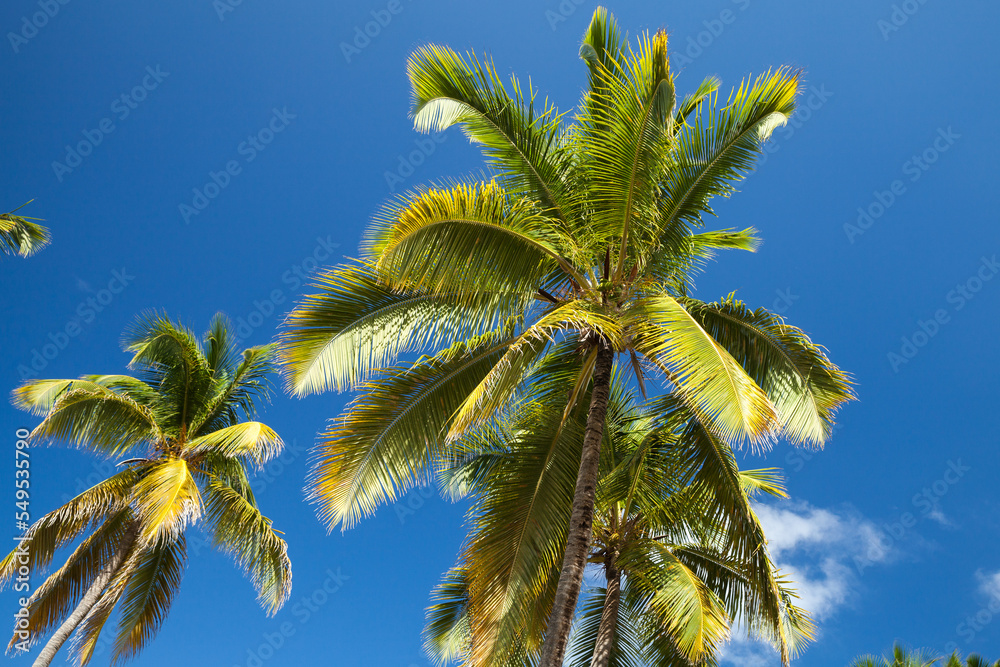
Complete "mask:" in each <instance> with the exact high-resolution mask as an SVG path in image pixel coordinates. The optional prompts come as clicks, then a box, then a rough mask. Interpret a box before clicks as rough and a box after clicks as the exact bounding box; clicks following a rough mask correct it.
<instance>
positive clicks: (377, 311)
mask: <svg viewBox="0 0 1000 667" xmlns="http://www.w3.org/2000/svg"><path fill="white" fill-rule="evenodd" d="M315 286H316V287H318V288H321V289H322V291H321V292H320V293H318V294H314V295H311V296H307V297H306V298H305V300H304V301H303V302H302V303H300V304H299V305H298V306H297V307H296V308H295V310H293V311H292V312H291V314H290V315H289V316H288V319H287V320H286V326H287V327H289V329H288V331H286V332H285V333H284V334H283V335H282V356H283V361H284V362H285V368H286V377H287V379H288V385H289V388H290V389H291V390H292V391H293V392H295V393H296V394H297V395H299V396H302V395H305V394H311V393H316V392H320V391H326V390H329V389H332V390H335V391H345V390H347V389H353V388H357V387H358V386H360V384H361V383H362V382H365V381H367V380H369V379H371V377H372V376H373V374H374V373H376V372H377V371H378V370H380V369H382V368H384V367H386V366H389V365H391V364H393V363H396V361H397V360H398V358H399V356H400V354H402V353H404V352H415V351H420V352H422V351H425V350H428V349H440V348H441V347H447V346H449V345H452V344H454V343H455V342H457V341H460V340H465V339H467V338H469V337H471V336H476V335H480V334H483V333H485V332H486V331H489V330H492V329H494V328H496V327H497V326H499V325H500V324H501V323H502V322H503V321H505V320H506V319H507V318H508V317H510V316H511V315H513V314H515V313H516V312H519V311H520V310H521V309H522V308H523V305H524V304H523V300H522V302H521V303H515V304H506V303H504V300H503V299H501V298H500V297H499V296H497V295H492V294H483V295H480V296H479V297H478V298H476V297H474V296H472V295H464V296H459V295H455V294H437V293H428V292H422V291H397V290H393V289H389V288H388V287H386V286H385V285H384V284H382V283H381V282H380V280H379V277H378V275H377V274H376V273H375V272H374V271H373V269H372V267H371V266H369V265H366V264H361V263H357V264H348V265H342V266H338V267H335V268H333V269H331V270H329V271H327V272H326V273H323V274H321V275H320V276H319V277H318V278H317V283H316V285H315Z"/></svg>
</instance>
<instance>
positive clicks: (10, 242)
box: [0, 199, 49, 257]
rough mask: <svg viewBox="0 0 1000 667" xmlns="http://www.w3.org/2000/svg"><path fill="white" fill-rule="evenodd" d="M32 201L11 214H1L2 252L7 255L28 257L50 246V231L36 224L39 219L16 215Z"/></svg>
mask: <svg viewBox="0 0 1000 667" xmlns="http://www.w3.org/2000/svg"><path fill="white" fill-rule="evenodd" d="M32 201H34V200H33V199H32V200H31V201H29V202H27V203H25V204H22V205H21V206H18V207H17V208H15V209H14V210H13V211H11V212H10V213H0V252H3V253H4V254H5V255H20V256H21V257H28V256H29V255H33V254H35V253H36V252H38V251H39V250H41V249H42V248H44V247H45V246H47V245H48V244H49V230H48V229H46V228H45V227H43V226H42V225H39V224H38V223H37V222H35V221H36V220H38V218H23V217H21V216H19V215H14V214H15V213H16V212H18V211H19V210H21V209H22V208H24V207H25V206H27V205H28V204H30V203H31V202H32Z"/></svg>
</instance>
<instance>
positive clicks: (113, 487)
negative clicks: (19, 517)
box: [0, 468, 139, 584]
mask: <svg viewBox="0 0 1000 667" xmlns="http://www.w3.org/2000/svg"><path fill="white" fill-rule="evenodd" d="M138 476H139V475H138V473H137V471H136V470H135V469H132V468H129V469H126V470H123V471H121V472H119V473H117V474H116V475H113V476H112V477H109V478H108V479H106V480H104V481H103V482H99V483H98V484H96V485H94V486H92V487H91V488H89V489H87V490H86V491H84V492H83V493H81V494H79V495H78V496H76V497H75V498H72V499H71V500H70V501H69V502H67V503H65V504H64V505H63V506H62V507H60V508H59V509H57V510H55V511H53V512H49V513H48V514H46V515H45V516H43V517H41V518H40V519H38V520H37V521H35V523H33V524H32V525H31V527H30V528H28V530H27V531H25V533H24V536H23V542H22V544H21V547H19V548H18V549H14V550H13V551H11V552H10V553H9V554H8V555H7V556H6V557H5V558H4V559H3V561H0V584H4V583H6V582H7V581H9V580H10V578H11V577H12V576H14V574H15V572H17V569H18V567H19V566H22V565H26V566H27V567H29V568H30V569H32V570H38V569H42V568H45V567H46V566H47V565H48V564H49V563H50V562H52V558H53V556H54V555H55V552H56V550H57V549H59V548H60V547H63V546H65V545H67V544H69V543H70V542H72V541H73V540H75V539H77V538H79V537H80V536H81V535H82V534H83V533H84V532H85V531H86V530H87V529H88V528H90V527H97V526H98V525H99V524H100V523H101V522H103V521H105V520H106V519H108V518H109V517H110V516H112V515H114V514H116V513H118V512H120V511H121V510H122V508H123V507H126V506H127V505H128V501H129V495H130V493H131V491H132V486H133V485H134V484H135V482H136V480H137V479H138ZM19 550H20V553H19ZM22 558H24V559H27V562H24V561H23V560H22Z"/></svg>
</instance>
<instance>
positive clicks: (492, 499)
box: [463, 404, 583, 665]
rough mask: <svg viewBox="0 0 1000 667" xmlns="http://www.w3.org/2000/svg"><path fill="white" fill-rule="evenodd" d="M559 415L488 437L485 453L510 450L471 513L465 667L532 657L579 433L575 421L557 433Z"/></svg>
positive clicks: (525, 420) (554, 409)
mask: <svg viewBox="0 0 1000 667" xmlns="http://www.w3.org/2000/svg"><path fill="white" fill-rule="evenodd" d="M563 408H564V406H562V405H558V404H555V405H552V406H549V407H541V406H540V407H536V408H531V409H529V412H528V413H527V414H526V415H524V416H522V417H521V418H520V419H518V421H517V423H518V424H519V427H518V429H517V432H516V433H509V434H507V435H503V431H502V429H501V430H496V431H492V432H494V433H496V434H497V436H498V437H497V438H496V439H495V440H494V442H493V446H492V448H491V449H493V450H494V451H500V450H501V449H505V448H507V447H511V448H512V449H511V450H510V451H508V453H507V454H506V455H505V456H502V457H501V458H500V459H499V460H498V461H497V465H496V467H495V468H494V470H493V471H492V474H491V479H490V481H489V484H490V492H489V493H488V494H486V495H483V496H482V497H481V499H480V501H479V502H477V503H476V505H475V506H474V507H473V509H472V510H471V517H470V519H471V520H472V521H473V525H474V529H473V531H472V533H471V534H470V536H469V539H468V543H467V544H468V546H467V547H466V549H465V551H464V554H463V565H464V567H465V568H467V571H468V572H469V610H470V618H471V623H470V628H471V650H472V654H471V656H470V658H469V659H470V661H471V662H472V663H473V664H483V665H495V664H501V663H502V662H503V661H504V660H505V657H508V658H509V657H510V651H511V650H516V651H521V650H527V652H528V653H529V654H532V653H534V652H535V651H537V650H538V648H539V647H540V645H541V640H542V632H543V630H544V627H545V623H546V619H547V617H548V613H549V609H550V608H551V604H552V600H553V598H554V595H555V585H556V582H557V579H558V575H559V564H560V563H561V560H562V550H563V544H564V541H565V539H566V537H565V536H566V530H567V524H568V521H569V515H570V508H571V504H572V498H573V490H574V487H575V483H576V476H577V471H578V468H579V465H580V446H581V445H580V443H581V441H582V431H583V426H582V424H581V420H580V419H579V417H578V418H577V419H574V420H572V421H570V422H569V423H567V424H566V425H565V426H562V427H560V422H561V415H562V413H563ZM485 435H486V434H481V437H484V436H485Z"/></svg>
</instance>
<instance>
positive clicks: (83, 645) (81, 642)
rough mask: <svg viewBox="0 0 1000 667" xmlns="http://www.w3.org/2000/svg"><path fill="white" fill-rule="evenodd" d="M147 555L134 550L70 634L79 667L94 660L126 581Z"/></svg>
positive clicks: (144, 552)
mask: <svg viewBox="0 0 1000 667" xmlns="http://www.w3.org/2000/svg"><path fill="white" fill-rule="evenodd" d="M147 553H148V552H147V551H146V550H145V549H142V548H138V546H136V547H134V548H133V549H132V550H131V551H130V552H129V554H128V556H127V558H126V559H125V561H124V562H123V563H122V565H121V567H119V568H118V571H117V572H116V573H115V574H114V575H113V577H112V579H111V581H110V582H109V583H108V585H107V586H106V587H105V589H104V593H103V594H102V595H101V597H100V599H99V600H98V601H97V603H96V604H95V605H94V606H93V608H91V610H90V612H89V613H88V614H87V616H86V617H85V618H84V619H83V621H82V622H81V623H80V625H79V626H77V629H76V632H75V633H74V635H73V643H72V649H71V650H72V654H73V655H74V656H75V657H76V660H77V663H78V664H79V665H80V666H81V667H86V665H87V664H89V663H90V661H91V659H93V657H94V650H95V649H96V648H97V643H98V641H99V640H100V638H101V632H102V631H103V630H104V626H105V625H106V624H107V622H108V620H109V619H110V618H111V614H112V613H113V612H114V610H115V608H116V607H117V606H118V603H119V602H120V601H121V599H122V597H123V596H124V595H125V592H126V591H127V590H128V584H129V580H130V579H131V578H132V574H133V573H134V572H135V570H136V568H137V567H139V564H140V563H141V562H142V561H143V560H144V558H145V557H146V554H147Z"/></svg>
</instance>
